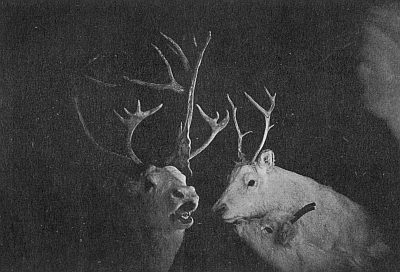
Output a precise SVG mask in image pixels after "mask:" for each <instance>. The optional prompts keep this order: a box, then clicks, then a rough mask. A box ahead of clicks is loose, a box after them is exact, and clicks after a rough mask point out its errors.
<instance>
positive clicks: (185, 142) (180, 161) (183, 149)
mask: <svg viewBox="0 0 400 272" xmlns="http://www.w3.org/2000/svg"><path fill="white" fill-rule="evenodd" d="M193 40H194V42H195V45H196V47H197V42H196V40H195V39H193ZM210 40H211V32H209V33H208V37H207V40H206V42H205V45H204V47H203V48H202V49H201V51H200V53H199V57H198V59H197V62H196V65H195V67H194V70H193V74H192V79H191V84H190V88H189V94H188V107H187V112H186V119H185V124H184V126H183V128H181V130H180V132H179V135H178V139H177V146H178V151H177V152H176V154H173V155H172V156H171V157H170V158H169V160H168V161H167V163H172V164H174V165H176V166H177V167H178V168H179V167H180V168H185V167H187V168H188V170H189V171H190V173H191V169H190V163H189V161H190V160H191V159H193V158H194V157H195V156H197V155H198V154H200V153H201V152H202V151H203V150H204V149H205V148H206V147H207V146H208V145H209V144H210V143H211V142H212V140H213V139H214V138H215V136H216V135H217V134H218V133H219V132H220V131H221V130H222V129H224V128H225V127H226V125H227V124H228V122H229V112H227V116H226V117H225V118H224V119H223V120H222V121H221V122H220V123H218V119H219V113H218V112H217V118H216V119H212V118H211V117H209V116H208V115H207V114H206V113H205V112H204V111H203V110H202V109H201V107H200V106H199V105H197V107H198V109H199V111H200V114H201V116H202V117H203V119H204V120H205V121H206V122H207V123H208V124H209V125H210V127H211V136H210V137H209V139H208V140H207V141H206V142H205V143H204V144H203V145H202V146H201V147H200V148H198V149H197V150H196V151H195V152H193V153H191V139H190V135H189V134H190V126H191V124H192V119H193V107H194V91H195V88H196V81H197V75H198V73H199V68H200V65H201V62H202V60H203V56H204V52H205V50H206V48H207V46H208V44H209V43H210Z"/></svg>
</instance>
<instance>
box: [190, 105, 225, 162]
mask: <svg viewBox="0 0 400 272" xmlns="http://www.w3.org/2000/svg"><path fill="white" fill-rule="evenodd" d="M196 106H197V108H198V109H199V111H200V114H201V116H202V117H203V119H204V120H205V121H206V122H207V123H208V124H209V125H210V127H211V135H210V137H209V138H208V139H207V141H206V142H205V143H204V144H203V145H202V146H201V147H199V148H198V149H197V150H196V151H195V152H193V153H191V154H190V156H189V160H191V159H193V158H194V157H196V156H197V155H199V154H200V153H201V152H202V151H203V150H204V149H206V148H207V146H208V145H209V144H210V143H211V142H212V141H213V140H214V138H215V136H217V134H218V133H219V132H220V131H221V130H223V129H224V128H225V127H226V125H227V124H228V123H229V111H228V110H227V111H226V116H225V118H224V119H223V120H222V121H221V122H220V123H218V120H219V113H218V112H217V118H215V119H213V118H211V117H209V116H208V115H207V114H206V113H205V112H204V111H203V109H202V108H201V107H200V106H199V105H197V104H196Z"/></svg>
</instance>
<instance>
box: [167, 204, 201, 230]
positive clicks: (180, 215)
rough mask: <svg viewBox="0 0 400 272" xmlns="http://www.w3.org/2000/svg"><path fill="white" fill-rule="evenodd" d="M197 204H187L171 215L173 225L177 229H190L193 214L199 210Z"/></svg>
mask: <svg viewBox="0 0 400 272" xmlns="http://www.w3.org/2000/svg"><path fill="white" fill-rule="evenodd" d="M197 205H198V204H197V202H192V201H190V202H185V203H183V204H181V205H180V206H179V207H178V208H177V209H176V210H175V211H174V212H173V213H171V214H170V215H169V218H170V221H171V224H172V225H174V227H175V228H177V229H188V228H190V227H191V226H192V225H193V223H194V220H193V217H192V213H193V212H194V211H196V209H197Z"/></svg>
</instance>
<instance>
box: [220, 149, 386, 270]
mask: <svg viewBox="0 0 400 272" xmlns="http://www.w3.org/2000/svg"><path fill="white" fill-rule="evenodd" d="M268 152H270V151H268ZM266 155H267V152H263V153H262V154H261V155H260V156H259V159H258V161H257V162H255V163H254V164H245V165H238V166H236V167H235V169H234V170H233V171H232V174H231V176H230V184H229V186H228V188H227V189H226V190H225V192H224V194H223V195H222V196H221V198H220V199H219V200H218V202H217V203H216V204H215V206H214V209H219V208H221V207H225V212H224V214H223V215H222V217H223V219H224V220H226V221H227V222H230V223H232V222H235V221H237V220H241V219H243V218H244V219H247V218H251V217H255V216H258V217H259V216H267V215H268V214H271V213H274V212H276V211H284V212H286V213H287V214H294V213H295V212H296V211H298V210H300V209H301V208H302V207H303V206H305V205H306V204H308V203H311V202H315V203H316V209H315V211H312V212H310V213H309V214H307V215H305V216H304V218H301V219H300V221H299V222H297V223H296V224H299V232H298V234H297V236H296V238H295V239H294V241H293V243H295V247H294V248H292V249H291V250H287V249H283V248H281V247H275V246H273V245H271V246H266V245H264V244H263V241H262V239H261V240H260V239H258V238H257V237H248V236H249V235H251V233H253V232H252V231H250V232H248V233H247V232H240V231H239V235H242V236H244V237H247V238H245V240H247V241H251V243H250V244H251V246H252V247H253V248H255V249H256V251H257V252H258V253H259V254H260V255H261V257H263V258H264V259H265V260H266V261H267V262H269V263H272V264H275V265H277V264H280V265H278V267H281V268H282V269H283V270H282V271H318V269H319V268H318V267H320V265H321V264H322V266H323V267H325V268H326V269H328V268H329V267H332V269H331V270H327V271H335V269H337V266H336V265H335V264H337V265H338V266H340V267H341V266H343V265H345V266H350V267H352V269H355V270H358V271H365V269H367V268H368V267H370V266H371V261H372V259H373V258H377V257H379V255H381V254H383V253H385V252H386V251H387V250H388V247H387V246H386V245H385V244H384V243H383V242H382V241H381V240H380V238H379V236H378V234H377V232H375V230H374V229H373V226H372V224H371V222H370V219H369V217H368V215H367V214H366V212H365V211H364V209H363V207H361V206H360V205H358V204H357V203H355V202H353V201H351V200H350V199H348V198H347V197H345V196H343V195H341V194H339V193H337V192H335V191H334V190H332V189H331V188H330V187H327V186H324V185H321V184H319V183H317V182H316V181H314V180H313V179H311V178H307V177H304V176H301V175H299V174H296V173H294V172H291V171H287V170H285V169H282V168H280V167H277V166H274V165H269V164H266V163H265V160H264V157H265V156H266ZM249 180H255V181H256V182H255V185H254V186H248V182H249ZM276 220H278V221H279V218H278V219H276ZM253 234H254V233H253ZM254 235H255V234H254ZM269 244H271V243H269ZM307 256H308V257H307ZM300 257H301V259H302V260H303V262H306V263H307V265H305V268H301V269H300V268H298V269H300V270H292V269H294V268H293V267H294V266H295V267H298V265H299V262H300V261H299V258H300ZM306 257H307V258H306ZM291 263H294V264H295V265H290V264H291ZM301 267H302V266H301ZM312 267H317V268H316V269H317V270H313V268H312ZM339 271H340V270H339Z"/></svg>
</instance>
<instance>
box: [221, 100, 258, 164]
mask: <svg viewBox="0 0 400 272" xmlns="http://www.w3.org/2000/svg"><path fill="white" fill-rule="evenodd" d="M226 96H227V97H228V101H229V103H230V104H231V106H232V113H233V114H232V115H233V122H234V123H235V128H236V131H237V134H238V157H239V159H240V160H241V162H245V161H246V158H245V155H244V153H243V152H242V142H243V137H244V136H246V135H247V134H249V133H252V131H251V130H250V131H247V132H245V133H242V132H241V131H240V128H239V124H238V121H237V115H236V112H237V108H236V107H235V105H234V104H233V102H232V100H231V98H230V97H229V94H227V95H226Z"/></svg>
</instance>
